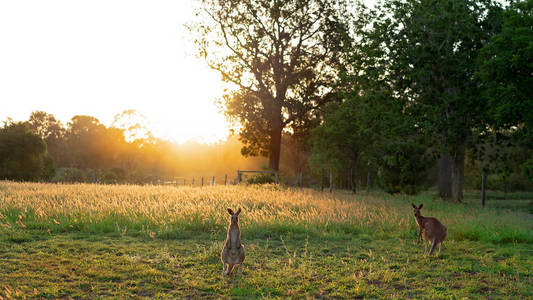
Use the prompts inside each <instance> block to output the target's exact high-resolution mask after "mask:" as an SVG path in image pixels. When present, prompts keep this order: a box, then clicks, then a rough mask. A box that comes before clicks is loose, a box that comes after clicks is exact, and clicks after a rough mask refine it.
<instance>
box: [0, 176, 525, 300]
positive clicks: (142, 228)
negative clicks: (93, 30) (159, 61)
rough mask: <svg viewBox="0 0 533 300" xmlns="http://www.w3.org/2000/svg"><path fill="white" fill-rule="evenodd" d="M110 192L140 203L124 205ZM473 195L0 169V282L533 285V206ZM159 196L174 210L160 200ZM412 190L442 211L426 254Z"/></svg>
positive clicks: (324, 293) (180, 289)
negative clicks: (154, 182) (432, 250)
mask: <svg viewBox="0 0 533 300" xmlns="http://www.w3.org/2000/svg"><path fill="white" fill-rule="evenodd" d="M62 189H64V190H65V191H67V192H68V193H66V194H61V192H59V191H60V190H62ZM50 193H51V194H50ZM84 193H87V195H86V196H84ZM143 193H146V195H145V196H142V195H143ZM90 195H92V197H94V198H97V199H102V201H104V202H105V203H107V204H106V205H103V206H94V205H93V204H94V203H99V202H96V201H95V202H94V203H93V202H90V201H89V200H91V199H92V198H90ZM114 195H116V198H119V196H120V195H123V196H121V197H124V199H126V200H125V201H132V200H131V199H132V198H133V197H137V198H135V199H137V200H136V201H139V202H142V203H145V206H148V207H149V208H150V209H147V210H143V211H142V213H140V212H138V211H136V210H135V211H134V210H133V208H128V209H124V210H122V209H120V207H123V206H124V205H126V204H122V203H121V202H117V203H118V204H117V206H116V207H115V206H112V205H111V204H109V203H110V201H109V200H108V199H109V197H110V196H111V197H113V196H114ZM176 195H177V196H176ZM235 195H237V196H235ZM82 197H87V198H82ZM187 197H191V198H187ZM74 198H75V199H78V200H76V202H75V203H74V204H75V205H74V204H72V203H69V202H68V201H69V200H70V199H74ZM167 198H168V199H167ZM475 198H476V196H475V195H474V196H471V195H470V194H467V201H466V203H465V204H461V205H457V204H450V203H447V202H443V201H441V200H435V199H434V196H433V194H431V193H425V194H422V195H420V196H415V197H409V196H402V195H399V196H389V195H386V194H382V193H373V194H371V195H369V196H367V195H366V194H361V195H356V196H353V195H350V194H349V193H344V192H337V193H334V194H333V195H330V194H324V195H321V194H320V193H315V192H312V191H305V190H304V191H302V192H300V191H298V190H284V189H281V190H279V189H276V188H274V189H272V187H268V186H267V187H262V188H257V187H230V188H224V187H220V188H214V189H213V188H203V189H201V188H191V189H188V188H169V189H161V188H159V187H135V186H131V187H127V189H124V188H123V187H121V186H95V185H81V186H80V185H72V186H71V185H59V186H57V185H38V184H15V183H6V182H0V199H2V201H0V270H2V272H0V296H2V297H7V298H9V297H13V298H23V297H27V298H50V299H51V298H84V299H94V298H146V299H153V298H162V299H179V298H202V299H204V298H216V299H218V298H247V299H248V298H295V299H301V298H306V297H307V298H349V299H354V298H416V299H420V298H425V299H450V298H452V299H457V298H461V299H463V298H474V299H478V298H494V299H500V298H533V271H532V270H533V218H532V217H531V215H530V214H527V213H525V212H523V211H521V210H512V209H498V208H494V207H487V208H485V209H482V208H480V207H479V203H478V202H477V200H476V199H475ZM28 199H29V200H28ZM47 199H48V200H49V199H52V200H53V201H56V202H43V203H44V204H43V203H41V202H39V201H45V200H46V201H48V200H47ZM57 199H60V200H57ZM79 199H82V200H79ZM85 199H86V200H85ZM150 199H154V202H150ZM169 199H170V200H169ZM284 199H290V201H286V202H284ZM26 200H28V201H26ZM204 200H205V201H204ZM167 201H168V206H164V207H165V209H166V210H168V209H169V207H171V208H172V207H174V208H175V211H174V213H172V214H167V213H166V212H165V211H164V210H161V211H158V210H157V207H158V205H160V204H161V203H166V202H167ZM502 201H503V200H502ZM410 202H415V203H424V209H423V210H422V213H423V214H424V215H428V216H436V217H438V218H439V219H441V220H442V221H443V223H444V224H446V225H447V227H448V231H449V236H448V238H447V240H446V241H445V243H444V246H443V247H442V251H441V255H440V257H424V256H423V250H424V246H423V245H422V244H418V243H416V236H417V227H416V224H415V222H414V218H413V217H412V210H411V209H410V205H409V203H410ZM28 203H34V205H28ZM51 203H61V206H59V205H58V206H57V207H53V206H51V205H50V204H51ZM76 203H77V204H76ZM71 205H72V206H71ZM161 205H162V204H161ZM165 205H166V204H165ZM237 205H240V206H242V207H243V213H242V215H241V227H242V231H243V232H242V239H243V243H244V245H245V250H246V260H245V265H244V272H243V275H242V276H232V277H223V276H221V271H222V263H221V262H220V251H221V250H222V244H223V241H224V238H225V230H226V229H225V227H226V226H227V222H228V215H227V213H226V212H225V211H224V210H225V207H227V206H233V207H235V206H237ZM94 207H95V208H94ZM93 208H94V209H93ZM218 211H221V212H220V213H219V214H218ZM380 218H381V219H380Z"/></svg>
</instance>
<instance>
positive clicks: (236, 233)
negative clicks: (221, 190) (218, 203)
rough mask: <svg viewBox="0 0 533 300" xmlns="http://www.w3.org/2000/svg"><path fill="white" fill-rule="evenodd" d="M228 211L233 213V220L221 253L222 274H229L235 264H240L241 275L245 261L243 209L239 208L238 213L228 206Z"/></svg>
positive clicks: (239, 271) (239, 272)
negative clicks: (242, 227) (240, 223)
mask: <svg viewBox="0 0 533 300" xmlns="http://www.w3.org/2000/svg"><path fill="white" fill-rule="evenodd" d="M228 213H229V214H230V215H231V221H230V224H229V226H228V235H227V237H226V243H225V244H224V249H222V253H221V254H220V258H221V260H222V265H223V266H222V275H229V274H230V273H231V270H233V267H234V266H235V265H239V270H238V271H237V273H238V274H239V275H241V274H242V263H243V262H244V245H243V244H242V243H241V229H240V227H239V214H240V213H241V209H240V208H239V210H237V213H233V210H231V209H230V208H228ZM226 265H227V268H226Z"/></svg>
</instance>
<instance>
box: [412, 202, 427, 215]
mask: <svg viewBox="0 0 533 300" xmlns="http://www.w3.org/2000/svg"><path fill="white" fill-rule="evenodd" d="M411 206H412V207H413V212H414V213H415V217H420V210H421V209H422V206H424V204H420V206H418V207H416V205H414V204H413V203H411Z"/></svg>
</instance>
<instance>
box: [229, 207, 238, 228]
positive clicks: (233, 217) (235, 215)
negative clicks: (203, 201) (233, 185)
mask: <svg viewBox="0 0 533 300" xmlns="http://www.w3.org/2000/svg"><path fill="white" fill-rule="evenodd" d="M228 213H229V214H230V215H231V224H236V225H239V214H240V213H241V209H240V208H239V209H238V210H237V212H236V213H233V210H231V208H228Z"/></svg>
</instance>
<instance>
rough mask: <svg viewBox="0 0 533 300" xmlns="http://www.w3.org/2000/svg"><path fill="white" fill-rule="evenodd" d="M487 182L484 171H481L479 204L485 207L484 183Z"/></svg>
mask: <svg viewBox="0 0 533 300" xmlns="http://www.w3.org/2000/svg"><path fill="white" fill-rule="evenodd" d="M486 182H487V175H486V174H485V171H483V172H482V173H481V206H483V207H485V184H486Z"/></svg>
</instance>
